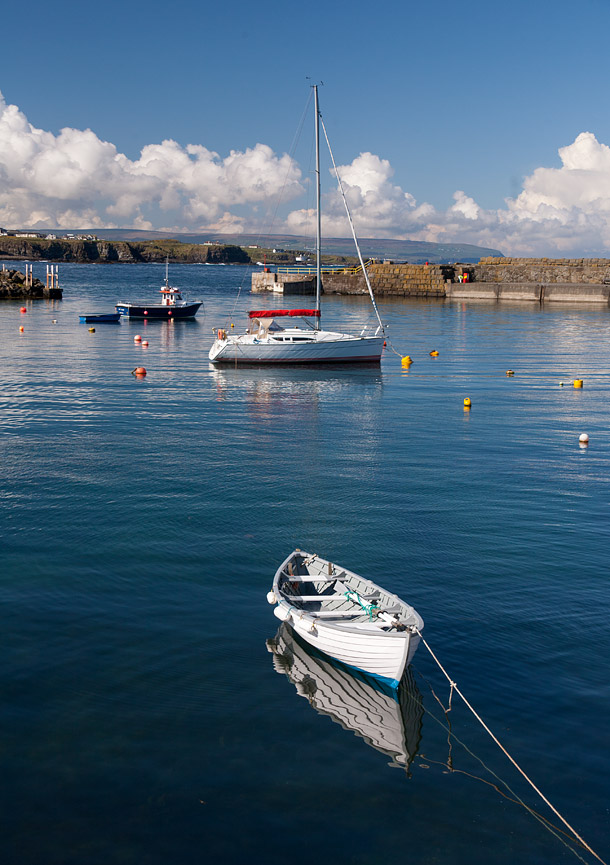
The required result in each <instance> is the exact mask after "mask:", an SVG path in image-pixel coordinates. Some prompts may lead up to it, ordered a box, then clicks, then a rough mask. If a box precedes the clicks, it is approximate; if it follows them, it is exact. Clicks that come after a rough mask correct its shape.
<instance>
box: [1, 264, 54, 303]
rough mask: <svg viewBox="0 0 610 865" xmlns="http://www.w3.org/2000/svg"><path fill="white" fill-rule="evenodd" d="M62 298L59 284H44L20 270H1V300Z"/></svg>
mask: <svg viewBox="0 0 610 865" xmlns="http://www.w3.org/2000/svg"><path fill="white" fill-rule="evenodd" d="M43 297H47V298H54V299H59V300H61V297H62V289H61V288H59V286H56V285H53V286H49V285H44V283H42V282H41V281H40V280H39V279H36V278H35V277H33V276H32V275H31V273H30V274H25V273H21V272H20V271H19V270H6V269H4V266H3V269H2V270H0V300H38V299H40V298H43Z"/></svg>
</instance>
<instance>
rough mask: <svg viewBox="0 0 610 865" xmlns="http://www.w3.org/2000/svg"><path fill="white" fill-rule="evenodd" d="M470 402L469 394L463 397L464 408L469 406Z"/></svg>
mask: <svg viewBox="0 0 610 865" xmlns="http://www.w3.org/2000/svg"><path fill="white" fill-rule="evenodd" d="M471 405H472V402H471V400H470V397H469V396H466V397H464V408H470V406H471Z"/></svg>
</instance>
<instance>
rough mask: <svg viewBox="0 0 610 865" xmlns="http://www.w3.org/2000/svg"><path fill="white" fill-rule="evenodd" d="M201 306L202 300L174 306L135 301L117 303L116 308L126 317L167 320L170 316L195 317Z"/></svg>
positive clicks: (176, 317) (175, 317)
mask: <svg viewBox="0 0 610 865" xmlns="http://www.w3.org/2000/svg"><path fill="white" fill-rule="evenodd" d="M200 306H201V302H198V303H185V304H184V305H179V304H173V305H172V306H167V305H164V304H155V303H151V304H147V305H146V306H145V305H144V304H135V303H117V304H116V306H115V309H116V311H117V312H118V314H119V315H122V316H124V317H125V318H138V319H142V318H144V319H162V320H165V321H167V320H168V319H170V318H173V319H183V318H195V316H196V315H197V311H198V309H199V307H200Z"/></svg>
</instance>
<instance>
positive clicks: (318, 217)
mask: <svg viewBox="0 0 610 865" xmlns="http://www.w3.org/2000/svg"><path fill="white" fill-rule="evenodd" d="M313 93H314V110H315V115H316V125H315V129H316V309H317V311H318V315H317V316H316V330H319V329H320V290H321V285H322V265H321V261H320V247H321V245H322V215H321V213H320V107H319V103H318V85H317V84H314V85H313Z"/></svg>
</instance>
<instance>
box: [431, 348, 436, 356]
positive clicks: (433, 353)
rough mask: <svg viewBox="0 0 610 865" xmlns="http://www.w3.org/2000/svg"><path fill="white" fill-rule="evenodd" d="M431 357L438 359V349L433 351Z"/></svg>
mask: <svg viewBox="0 0 610 865" xmlns="http://www.w3.org/2000/svg"><path fill="white" fill-rule="evenodd" d="M430 357H438V351H437V350H436V349H434V351H431V352H430Z"/></svg>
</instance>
